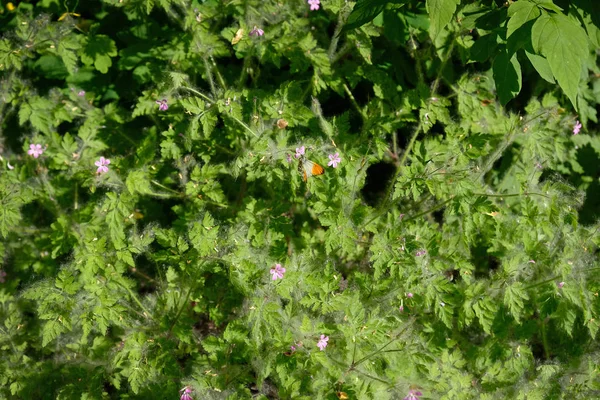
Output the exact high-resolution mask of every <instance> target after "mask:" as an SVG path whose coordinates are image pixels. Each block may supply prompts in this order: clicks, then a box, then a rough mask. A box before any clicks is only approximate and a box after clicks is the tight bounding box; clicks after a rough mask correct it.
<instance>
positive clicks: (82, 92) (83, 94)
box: [77, 90, 85, 97]
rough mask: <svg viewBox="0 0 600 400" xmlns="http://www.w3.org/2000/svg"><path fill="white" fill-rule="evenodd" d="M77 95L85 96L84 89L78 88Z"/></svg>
mask: <svg viewBox="0 0 600 400" xmlns="http://www.w3.org/2000/svg"><path fill="white" fill-rule="evenodd" d="M77 96H79V97H83V96H85V90H80V91H79V92H77Z"/></svg>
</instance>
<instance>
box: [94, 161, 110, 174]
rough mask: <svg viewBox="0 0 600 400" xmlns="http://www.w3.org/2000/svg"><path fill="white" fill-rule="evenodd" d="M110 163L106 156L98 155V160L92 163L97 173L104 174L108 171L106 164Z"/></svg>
mask: <svg viewBox="0 0 600 400" xmlns="http://www.w3.org/2000/svg"><path fill="white" fill-rule="evenodd" d="M108 164H110V160H109V159H108V158H104V157H100V159H99V160H98V161H96V162H95V163H94V165H96V167H98V169H97V170H96V173H97V174H105V173H107V172H108V167H107V165H108Z"/></svg>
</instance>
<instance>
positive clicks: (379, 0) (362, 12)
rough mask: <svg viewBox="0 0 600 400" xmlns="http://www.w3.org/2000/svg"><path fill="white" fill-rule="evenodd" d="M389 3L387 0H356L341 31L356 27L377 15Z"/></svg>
mask: <svg viewBox="0 0 600 400" xmlns="http://www.w3.org/2000/svg"><path fill="white" fill-rule="evenodd" d="M388 3H389V1H387V0H358V1H357V2H356V4H355V5H354V8H353V9H352V12H351V13H350V15H349V16H348V20H347V21H346V25H344V29H342V32H347V31H349V30H351V29H356V28H358V27H360V26H362V25H364V24H366V23H367V22H370V21H372V20H373V19H374V18H375V17H376V16H378V15H379V14H380V13H381V12H382V11H383V10H384V9H385V6H386V5H387V4H388Z"/></svg>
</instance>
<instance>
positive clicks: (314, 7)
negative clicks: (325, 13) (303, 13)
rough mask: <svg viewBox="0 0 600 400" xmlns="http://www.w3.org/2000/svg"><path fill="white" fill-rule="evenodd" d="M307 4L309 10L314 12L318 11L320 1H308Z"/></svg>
mask: <svg viewBox="0 0 600 400" xmlns="http://www.w3.org/2000/svg"><path fill="white" fill-rule="evenodd" d="M308 4H310V10H311V11H314V10H318V9H319V4H321V1H320V0H308Z"/></svg>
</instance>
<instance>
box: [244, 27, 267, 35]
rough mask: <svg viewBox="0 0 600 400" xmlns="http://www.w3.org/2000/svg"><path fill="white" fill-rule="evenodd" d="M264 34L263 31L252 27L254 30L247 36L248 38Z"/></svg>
mask: <svg viewBox="0 0 600 400" xmlns="http://www.w3.org/2000/svg"><path fill="white" fill-rule="evenodd" d="M264 34H265V31H263V30H262V29H260V28H258V27H257V26H256V25H254V29H252V30H251V31H250V33H249V34H248V35H250V36H262V35H264Z"/></svg>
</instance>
